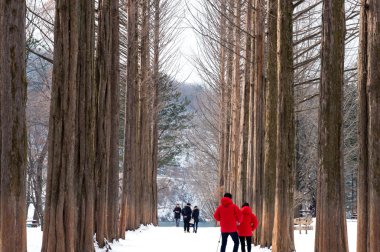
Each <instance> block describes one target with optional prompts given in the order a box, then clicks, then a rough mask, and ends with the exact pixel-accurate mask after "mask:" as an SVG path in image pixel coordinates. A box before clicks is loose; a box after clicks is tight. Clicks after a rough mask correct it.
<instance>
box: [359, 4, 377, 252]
mask: <svg viewBox="0 0 380 252" xmlns="http://www.w3.org/2000/svg"><path fill="white" fill-rule="evenodd" d="M379 18H380V1H378V0H362V1H361V11H360V47H359V48H360V51H359V62H358V63H359V64H358V67H359V69H358V70H359V84H358V87H359V107H360V110H359V150H360V153H359V178H358V181H359V183H358V230H357V231H358V232H357V239H358V241H357V251H358V252H370V251H376V250H378V249H379V247H380V240H379V238H378V237H379V236H380V229H379V226H380V217H379V216H380V204H379V202H380V182H379V177H380V169H379V167H380V154H379V153H380V147H379V143H378V142H379V138H380V126H379V119H380V98H379V97H380V74H379V71H378V68H379V67H378V62H379V60H380V56H379V50H380V45H379V40H380V25H379V22H378V20H379Z"/></svg>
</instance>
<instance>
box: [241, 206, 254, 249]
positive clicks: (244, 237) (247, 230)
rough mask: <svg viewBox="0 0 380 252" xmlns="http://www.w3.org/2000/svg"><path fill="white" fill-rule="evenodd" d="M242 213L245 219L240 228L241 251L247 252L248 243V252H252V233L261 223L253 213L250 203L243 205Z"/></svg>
mask: <svg viewBox="0 0 380 252" xmlns="http://www.w3.org/2000/svg"><path fill="white" fill-rule="evenodd" d="M241 212H242V214H243V219H242V221H241V223H240V225H239V226H238V234H239V240H240V244H241V251H242V252H245V241H247V248H248V252H251V247H252V245H251V244H252V232H253V231H254V230H255V229H256V228H257V227H258V225H259V222H258V220H257V217H256V215H254V214H253V213H252V210H251V208H250V207H249V204H248V203H244V204H243V206H242V208H241Z"/></svg>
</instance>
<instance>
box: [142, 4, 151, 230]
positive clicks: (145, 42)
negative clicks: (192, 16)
mask: <svg viewBox="0 0 380 252" xmlns="http://www.w3.org/2000/svg"><path fill="white" fill-rule="evenodd" d="M141 5H142V28H141V55H140V57H141V82H140V83H141V98H140V100H141V113H140V129H141V133H140V142H141V144H140V158H141V169H140V170H141V173H142V177H141V183H142V192H141V193H142V197H141V199H140V200H142V207H141V211H140V212H141V214H142V216H141V220H142V224H145V225H147V224H150V223H151V221H152V219H151V215H152V213H151V207H150V204H151V196H152V193H151V190H150V188H151V187H152V178H151V177H152V172H151V159H150V157H151V144H150V142H151V141H150V126H151V122H150V117H149V114H148V111H149V95H150V93H149V91H150V88H149V86H150V84H151V79H150V77H151V74H150V53H149V52H150V48H149V45H150V43H149V40H150V39H149V38H150V36H149V28H150V26H149V24H150V21H149V15H150V1H149V0H142V2H141Z"/></svg>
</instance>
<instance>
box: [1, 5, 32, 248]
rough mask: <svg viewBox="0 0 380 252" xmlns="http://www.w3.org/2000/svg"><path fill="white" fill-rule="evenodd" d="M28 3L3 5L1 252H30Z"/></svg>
mask: <svg viewBox="0 0 380 252" xmlns="http://www.w3.org/2000/svg"><path fill="white" fill-rule="evenodd" d="M25 11H26V5H25V1H20V0H15V1H1V3H0V17H1V18H0V32H1V34H2V35H1V37H0V114H1V124H0V126H1V127H0V128H1V137H0V139H1V147H0V150H1V164H0V174H1V175H0V178H1V180H0V191H1V192H0V202H1V206H0V223H1V224H0V225H1V228H0V251H9V252H25V251H26V224H25V223H26V208H25V206H26V164H27V160H26V154H27V134H26V119H25V118H26V117H25V107H26V88H27V83H26V72H25V59H26V58H25V47H26V46H25V40H26V38H25Z"/></svg>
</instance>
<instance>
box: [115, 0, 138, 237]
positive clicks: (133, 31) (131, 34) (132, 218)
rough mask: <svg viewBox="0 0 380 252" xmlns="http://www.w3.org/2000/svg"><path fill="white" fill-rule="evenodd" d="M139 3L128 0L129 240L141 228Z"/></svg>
mask: <svg viewBox="0 0 380 252" xmlns="http://www.w3.org/2000/svg"><path fill="white" fill-rule="evenodd" d="M137 14H138V3H137V0H128V51H127V57H128V59H127V87H126V95H127V97H126V106H125V108H126V111H125V128H124V129H125V137H124V139H125V148H124V173H123V192H122V203H121V213H120V214H121V216H120V229H119V236H120V237H121V238H123V239H124V238H125V231H126V230H132V229H135V228H137V226H138V223H136V220H137V217H136V215H137V213H136V195H135V193H136V187H137V181H136V172H137V171H136V160H135V159H136V157H137V155H136V153H137V151H138V149H136V143H137V129H136V126H137V124H136V122H137V111H136V110H137V109H138V97H137V96H136V93H137V92H138V80H137V71H138V67H137V64H136V62H138V40H137V38H138V36H137V35H138V34H137V16H138V15H137Z"/></svg>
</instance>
